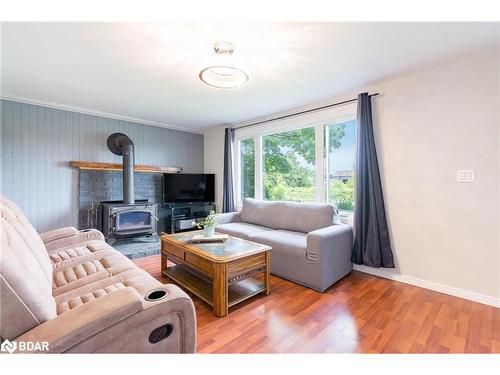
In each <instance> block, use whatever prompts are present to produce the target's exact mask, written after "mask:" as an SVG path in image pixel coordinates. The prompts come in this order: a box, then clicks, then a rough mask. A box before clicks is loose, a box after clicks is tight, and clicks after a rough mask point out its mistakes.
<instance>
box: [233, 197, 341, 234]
mask: <svg viewBox="0 0 500 375" xmlns="http://www.w3.org/2000/svg"><path fill="white" fill-rule="evenodd" d="M335 212H336V210H335V207H334V206H333V205H331V204H323V203H298V202H280V201H275V202H272V201H260V200H256V199H252V198H246V199H245V200H244V201H243V207H242V209H241V213H240V218H241V221H243V222H247V223H252V224H256V225H261V226H264V227H269V228H272V229H283V230H289V231H297V232H303V233H309V232H311V231H313V230H316V229H320V228H324V227H328V226H330V225H332V224H333V219H334V215H335Z"/></svg>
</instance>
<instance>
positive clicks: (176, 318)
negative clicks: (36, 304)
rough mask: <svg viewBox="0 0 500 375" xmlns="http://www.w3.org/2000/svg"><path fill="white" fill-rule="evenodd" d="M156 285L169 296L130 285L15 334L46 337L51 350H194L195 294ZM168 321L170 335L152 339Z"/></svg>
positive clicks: (36, 338) (38, 338)
mask: <svg viewBox="0 0 500 375" xmlns="http://www.w3.org/2000/svg"><path fill="white" fill-rule="evenodd" d="M154 290H163V291H165V292H166V293H167V294H166V297H165V298H163V299H160V300H158V301H146V300H145V298H144V296H143V295H141V294H140V293H139V292H138V291H137V290H136V289H135V288H133V287H126V288H124V289H120V290H117V291H115V292H112V293H110V294H107V295H105V296H103V297H100V298H97V299H95V300H93V301H91V302H87V303H85V304H83V305H80V306H78V307H76V308H74V309H72V310H69V311H67V312H65V313H63V314H61V315H59V316H58V317H56V318H54V319H51V320H48V321H46V322H45V323H43V324H40V325H39V326H37V327H35V328H33V329H32V330H30V331H28V332H27V333H25V334H24V335H22V336H20V337H18V338H16V340H21V341H35V342H37V341H38V342H43V341H45V342H48V348H49V351H50V352H52V353H63V352H74V353H94V352H97V353H153V352H156V353H166V352H169V353H170V352H173V353H186V352H187V353H194V352H195V348H196V315H195V311H194V305H193V302H192V300H191V299H190V298H189V297H188V296H187V295H186V294H185V293H184V292H183V291H182V290H180V289H179V288H178V287H177V286H175V285H171V284H169V285H159V286H158V287H156V288H155V289H154ZM146 294H148V293H146ZM166 325H170V326H171V327H172V331H171V333H170V335H167V336H165V337H164V338H160V340H157V341H155V340H151V335H152V334H153V331H155V330H158V329H160V330H161V328H162V327H165V326H166ZM160 334H161V333H160ZM155 337H156V338H158V334H156V336H155Z"/></svg>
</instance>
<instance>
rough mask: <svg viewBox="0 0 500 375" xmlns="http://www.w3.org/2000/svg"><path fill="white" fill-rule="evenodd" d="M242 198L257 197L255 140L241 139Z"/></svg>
mask: <svg viewBox="0 0 500 375" xmlns="http://www.w3.org/2000/svg"><path fill="white" fill-rule="evenodd" d="M239 150H240V155H239V159H240V165H239V170H240V190H239V191H240V199H241V200H243V199H245V198H255V140H254V139H245V140H242V141H240V144H239Z"/></svg>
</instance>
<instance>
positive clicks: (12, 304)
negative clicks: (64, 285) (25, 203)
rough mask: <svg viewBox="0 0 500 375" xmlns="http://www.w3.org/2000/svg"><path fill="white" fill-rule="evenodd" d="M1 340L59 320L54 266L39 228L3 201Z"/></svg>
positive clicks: (1, 225)
mask: <svg viewBox="0 0 500 375" xmlns="http://www.w3.org/2000/svg"><path fill="white" fill-rule="evenodd" d="M0 213H1V222H0V227H1V231H0V237H1V258H2V259H1V260H2V261H1V295H0V298H1V301H2V308H1V309H0V310H1V314H0V317H1V320H0V326H1V332H0V334H1V337H2V338H8V339H11V338H15V337H17V336H19V335H21V334H23V333H24V332H26V331H28V330H30V329H31V328H33V327H35V326H37V325H38V324H40V323H43V322H45V321H47V320H49V319H52V318H54V317H55V316H56V306H55V302H54V298H53V297H52V265H51V263H50V260H49V257H48V255H47V252H46V251H45V247H44V245H43V242H42V241H41V239H40V237H39V236H38V234H37V232H36V230H35V228H33V227H32V226H31V224H30V223H29V222H28V221H27V220H26V218H25V217H24V215H23V213H22V212H21V211H20V210H19V209H18V208H17V207H16V206H15V205H14V204H13V203H12V202H10V201H8V200H7V199H5V198H3V197H1V198H0Z"/></svg>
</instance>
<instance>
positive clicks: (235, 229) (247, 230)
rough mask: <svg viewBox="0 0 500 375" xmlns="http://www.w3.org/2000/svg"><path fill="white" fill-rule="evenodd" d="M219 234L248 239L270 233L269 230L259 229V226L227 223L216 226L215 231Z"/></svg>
mask: <svg viewBox="0 0 500 375" xmlns="http://www.w3.org/2000/svg"><path fill="white" fill-rule="evenodd" d="M215 230H216V231H217V232H219V233H226V234H229V235H230V236H234V237H239V238H243V239H247V240H248V239H249V238H250V236H252V235H254V234H257V233H261V232H268V231H272V229H270V228H266V227H261V226H260V225H255V224H249V223H241V222H236V223H229V224H220V225H217V227H216V229H215Z"/></svg>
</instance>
